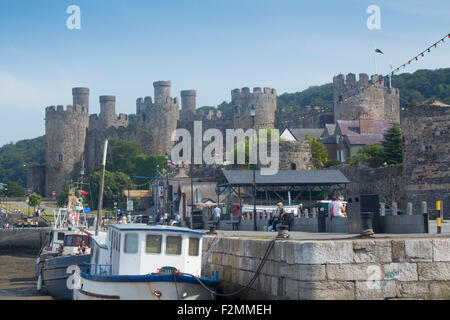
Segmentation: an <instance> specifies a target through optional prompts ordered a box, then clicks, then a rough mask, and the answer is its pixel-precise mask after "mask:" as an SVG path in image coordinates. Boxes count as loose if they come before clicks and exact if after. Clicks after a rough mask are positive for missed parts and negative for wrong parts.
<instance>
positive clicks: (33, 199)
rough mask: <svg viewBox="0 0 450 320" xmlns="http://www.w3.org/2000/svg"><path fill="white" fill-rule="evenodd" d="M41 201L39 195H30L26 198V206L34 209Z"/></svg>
mask: <svg viewBox="0 0 450 320" xmlns="http://www.w3.org/2000/svg"><path fill="white" fill-rule="evenodd" d="M41 201H42V197H41V196H40V195H37V194H36V193H32V194H31V195H30V196H29V197H28V205H29V206H30V207H34V208H36V207H37V206H39V205H40V204H41Z"/></svg>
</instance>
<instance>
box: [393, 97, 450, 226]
mask: <svg viewBox="0 0 450 320" xmlns="http://www.w3.org/2000/svg"><path fill="white" fill-rule="evenodd" d="M401 129H402V135H403V184H404V186H405V192H406V199H407V201H408V202H412V203H413V208H421V201H425V200H426V201H428V208H429V212H431V211H430V210H435V209H436V206H435V202H436V201H443V203H444V204H443V207H444V213H445V216H446V217H447V218H448V217H450V191H449V190H450V152H449V150H450V106H441V105H431V104H428V105H422V106H417V107H410V108H408V109H406V110H405V111H402V122H401ZM414 213H415V214H418V213H420V212H414Z"/></svg>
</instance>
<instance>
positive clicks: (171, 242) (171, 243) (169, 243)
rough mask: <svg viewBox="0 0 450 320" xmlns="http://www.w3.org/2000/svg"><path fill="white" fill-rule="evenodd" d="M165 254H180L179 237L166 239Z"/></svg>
mask: <svg viewBox="0 0 450 320" xmlns="http://www.w3.org/2000/svg"><path fill="white" fill-rule="evenodd" d="M166 254H181V237H174V236H167V237H166Z"/></svg>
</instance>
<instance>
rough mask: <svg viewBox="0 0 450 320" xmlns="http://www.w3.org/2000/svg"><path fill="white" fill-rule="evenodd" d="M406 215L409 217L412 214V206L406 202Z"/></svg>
mask: <svg viewBox="0 0 450 320" xmlns="http://www.w3.org/2000/svg"><path fill="white" fill-rule="evenodd" d="M406 214H407V215H409V216H411V215H412V214H413V205H412V203H411V202H408V204H407V207H406Z"/></svg>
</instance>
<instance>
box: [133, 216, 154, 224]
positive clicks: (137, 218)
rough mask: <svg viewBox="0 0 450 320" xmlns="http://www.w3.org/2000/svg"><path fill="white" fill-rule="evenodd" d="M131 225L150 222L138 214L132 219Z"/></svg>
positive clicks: (146, 217) (148, 218)
mask: <svg viewBox="0 0 450 320" xmlns="http://www.w3.org/2000/svg"><path fill="white" fill-rule="evenodd" d="M131 221H132V222H133V223H145V224H148V222H149V221H150V217H149V216H146V215H143V214H138V215H135V216H133V217H132V220H131Z"/></svg>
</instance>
